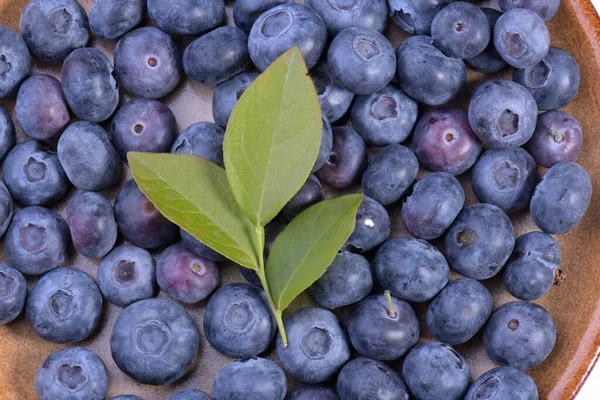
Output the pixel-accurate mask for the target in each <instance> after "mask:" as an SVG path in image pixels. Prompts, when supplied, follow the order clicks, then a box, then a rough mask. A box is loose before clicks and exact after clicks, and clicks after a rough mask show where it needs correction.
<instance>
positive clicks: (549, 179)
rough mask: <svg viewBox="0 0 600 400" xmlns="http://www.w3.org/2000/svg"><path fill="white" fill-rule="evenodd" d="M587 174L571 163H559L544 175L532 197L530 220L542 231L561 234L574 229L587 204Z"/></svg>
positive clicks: (590, 185)
mask: <svg viewBox="0 0 600 400" xmlns="http://www.w3.org/2000/svg"><path fill="white" fill-rule="evenodd" d="M591 197H592V182H591V180H590V176H589V174H588V172H587V171H586V170H585V169H584V168H583V167H582V166H580V165H578V164H575V163H572V162H566V161H565V162H560V163H558V164H556V165H554V166H553V167H552V168H550V170H549V171H548V172H547V173H546V175H544V177H543V178H542V181H541V182H540V183H539V184H538V185H537V186H536V188H535V191H534V192H533V197H532V198H531V205H530V212H531V217H532V218H533V221H534V222H535V223H536V224H537V226H539V227H540V228H541V229H542V230H543V231H544V232H546V233H549V234H551V235H560V234H563V233H567V232H570V231H572V230H573V229H575V227H576V226H577V224H579V221H581V218H583V216H584V215H585V212H586V210H587V208H588V206H589V204H590V199H591Z"/></svg>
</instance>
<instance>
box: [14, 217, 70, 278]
mask: <svg viewBox="0 0 600 400" xmlns="http://www.w3.org/2000/svg"><path fill="white" fill-rule="evenodd" d="M69 245H70V237H69V227H68V226H67V223H66V222H65V220H64V219H62V217H61V216H60V215H58V213H57V212H56V211H54V210H49V209H47V208H43V207H37V206H34V207H25V208H21V209H20V210H19V211H17V212H16V213H15V216H14V218H13V219H12V222H11V223H10V225H9V227H8V230H7V231H6V236H5V238H4V253H5V254H6V259H7V260H8V262H9V264H10V265H12V266H13V267H15V268H16V269H18V270H19V271H20V272H22V273H24V274H28V275H41V274H43V273H45V272H48V271H50V270H51V269H53V268H56V267H57V266H59V265H60V264H62V263H64V262H65V260H66V258H67V252H68V251H69Z"/></svg>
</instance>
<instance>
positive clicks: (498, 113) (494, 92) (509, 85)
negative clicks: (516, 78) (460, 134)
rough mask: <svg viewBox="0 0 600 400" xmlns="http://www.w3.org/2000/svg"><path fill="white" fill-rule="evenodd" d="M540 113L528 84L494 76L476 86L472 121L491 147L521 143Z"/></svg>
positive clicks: (472, 101)
mask: <svg viewBox="0 0 600 400" xmlns="http://www.w3.org/2000/svg"><path fill="white" fill-rule="evenodd" d="M537 113H538V108H537V103H536V102H535V99H534V98H533V95H532V94H531V93H530V92H529V91H528V90H527V89H526V88H524V87H523V86H521V85H519V84H518V83H515V82H512V81H509V80H505V79H492V80H489V81H485V82H483V83H482V84H480V85H479V86H478V87H477V89H475V92H474V94H473V97H472V98H471V103H470V104H469V123H470V124H471V128H473V131H475V134H476V135H477V136H478V137H479V139H481V141H482V142H483V144H485V145H486V146H488V147H491V148H496V149H505V148H509V147H519V146H522V145H524V144H525V143H526V142H527V141H528V140H529V139H531V136H532V135H533V132H534V130H535V126H536V123H537Z"/></svg>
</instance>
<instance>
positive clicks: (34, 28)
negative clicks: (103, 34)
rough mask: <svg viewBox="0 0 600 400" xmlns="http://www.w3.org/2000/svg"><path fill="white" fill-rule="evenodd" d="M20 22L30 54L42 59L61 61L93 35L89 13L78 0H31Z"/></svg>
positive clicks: (22, 34)
mask: <svg viewBox="0 0 600 400" xmlns="http://www.w3.org/2000/svg"><path fill="white" fill-rule="evenodd" d="M19 26H20V30H21V36H22V37H23V40H25V43H27V47H28V48H29V51H30V52H31V55H32V56H34V57H35V58H37V59H38V60H41V61H48V62H61V61H63V60H64V59H65V58H67V56H68V55H69V53H71V52H72V51H73V50H75V49H77V48H80V47H84V46H85V45H86V44H87V42H88V40H89V37H90V32H89V26H88V18H87V15H86V13H85V10H84V9H83V8H82V7H81V6H80V5H79V3H78V2H77V1H76V0H30V1H29V2H28V3H27V5H26V6H25V8H24V9H23V11H22V12H21V19H20V21H19Z"/></svg>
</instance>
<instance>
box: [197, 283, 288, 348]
mask: <svg viewBox="0 0 600 400" xmlns="http://www.w3.org/2000/svg"><path fill="white" fill-rule="evenodd" d="M276 331H277V325H276V323H275V319H274V318H273V315H272V314H271V311H270V309H269V303H268V301H267V297H266V296H265V293H264V292H263V291H262V290H261V289H259V288H258V287H256V286H253V285H250V284H248V283H233V284H229V285H225V286H223V287H221V288H220V289H219V290H217V291H216V292H215V294H213V295H212V296H211V298H210V300H209V301H208V304H207V306H206V312H205V314H204V335H205V336H206V340H208V343H210V345H211V346H212V347H213V348H214V349H215V350H217V351H218V352H219V353H221V354H224V355H226V356H228V357H233V358H244V357H251V356H257V355H259V354H261V353H264V352H265V351H266V350H267V348H268V347H269V346H270V344H271V343H272V342H273V339H274V338H275V333H276Z"/></svg>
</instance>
